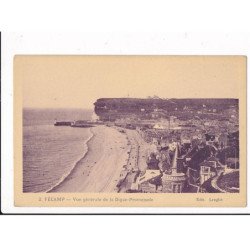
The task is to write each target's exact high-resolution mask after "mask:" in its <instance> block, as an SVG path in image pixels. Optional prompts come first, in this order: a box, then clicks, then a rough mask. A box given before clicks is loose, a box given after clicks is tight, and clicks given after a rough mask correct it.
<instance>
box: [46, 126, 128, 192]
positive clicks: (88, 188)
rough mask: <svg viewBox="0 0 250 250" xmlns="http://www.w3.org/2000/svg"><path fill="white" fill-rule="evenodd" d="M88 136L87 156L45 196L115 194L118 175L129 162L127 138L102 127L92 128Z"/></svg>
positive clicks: (115, 130) (111, 129)
mask: <svg viewBox="0 0 250 250" xmlns="http://www.w3.org/2000/svg"><path fill="white" fill-rule="evenodd" d="M91 133H92V134H93V136H92V137H91V138H90V139H89V140H88V142H87V147H88V151H87V152H86V154H85V155H84V156H83V157H82V158H81V159H80V160H79V161H78V162H77V163H76V164H75V166H74V168H73V169H72V170H71V172H70V174H69V175H68V176H66V178H64V179H63V180H62V181H61V183H59V184H58V185H57V186H55V187H53V188H51V190H49V191H48V192H50V193H54V192H56V193H57V192H64V193H67V192H86V193H87V192H96V193H100V192H107V193H110V192H117V187H116V185H117V183H118V181H119V177H120V173H121V171H122V170H123V167H124V165H126V162H127V160H128V149H129V147H128V141H127V138H126V134H122V133H120V132H119V131H118V130H117V129H115V128H112V127H106V126H102V125H100V126H97V127H93V128H91Z"/></svg>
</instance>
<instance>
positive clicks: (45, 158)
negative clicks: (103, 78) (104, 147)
mask: <svg viewBox="0 0 250 250" xmlns="http://www.w3.org/2000/svg"><path fill="white" fill-rule="evenodd" d="M92 116H93V111H92V110H84V109H31V108H25V109H23V192H32V193H39V192H48V191H50V190H51V189H53V187H56V186H57V185H58V184H60V183H61V182H63V181H64V179H65V178H66V177H67V176H68V175H69V174H70V172H71V171H72V170H73V169H74V167H75V164H76V163H77V162H78V161H79V160H80V159H81V158H83V157H84V156H85V154H86V153H87V151H88V146H87V142H88V141H89V140H90V138H91V137H92V136H93V134H92V133H91V129H90V128H73V127H69V126H54V122H55V121H74V120H90V119H91V118H92Z"/></svg>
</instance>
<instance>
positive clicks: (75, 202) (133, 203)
mask: <svg viewBox="0 0 250 250" xmlns="http://www.w3.org/2000/svg"><path fill="white" fill-rule="evenodd" d="M37 57H39V59H40V60H44V58H45V57H47V56H25V55H23V56H15V57H14V199H15V201H14V204H15V206H19V207H22V206H26V207H66V206H70V207H73V206H74V207H91V206H93V207H245V206H246V204H247V202H246V194H247V190H246V176H247V175H246V174H247V164H246V80H247V72H246V65H247V58H246V57H245V56H112V57H115V58H116V59H117V58H118V59H120V60H129V58H131V57H138V58H143V59H142V60H150V59H152V58H153V57H158V58H159V57H161V58H165V59H166V60H177V61H178V60H183V59H185V60H187V59H188V61H189V63H190V65H193V67H195V66H197V63H199V62H200V60H205V61H206V60H210V61H211V60H212V63H213V62H214V64H215V65H217V66H218V62H220V65H224V64H227V63H235V64H236V65H237V66H238V67H237V70H238V81H237V82H234V83H232V82H230V81H229V82H227V81H225V80H224V79H221V80H222V81H221V86H218V85H215V84H213V83H212V84H211V83H210V88H209V89H210V91H209V92H204V91H201V90H202V86H199V85H197V84H196V83H192V82H188V81H185V82H183V85H182V86H181V87H180V86H176V85H173V84H168V85H167V86H166V87H167V88H172V89H175V90H176V93H178V95H176V96H174V98H185V97H186V98H238V99H239V118H240V123H239V130H240V193H231V194H228V193H226V194H223V193H219V194H207V193H205V194H203V193H198V194H193V193H192V194H189V193H187V194H186V193H181V194H144V193H136V194H121V193H103V194H102V193H60V194H59V193H49V194H48V193H23V192H22V182H23V174H22V107H23V98H25V97H23V96H22V82H21V79H20V73H21V66H22V63H27V60H28V61H29V63H32V60H33V59H35V58H36V59H37ZM49 57H51V56H49ZM53 57H56V58H58V59H59V57H60V58H62V57H64V58H67V60H74V59H75V57H78V58H79V56H53ZM80 57H82V60H89V59H90V58H92V59H93V57H95V58H98V60H103V62H104V63H105V59H106V58H109V60H110V58H112V57H110V56H80ZM22 59H23V60H22ZM152 70H154V69H152ZM184 71H185V69H183V72H184ZM226 73H227V72H225V74H226ZM162 74H164V72H162ZM121 77H122V76H121ZM201 77H204V76H201ZM226 78H227V77H226V75H225V79H226ZM85 87H86V86H83V88H85ZM218 89H219V91H218ZM222 89H225V91H221V90H222ZM237 89H238V91H236V90H237ZM194 93H196V95H195V96H194ZM197 94H198V96H197Z"/></svg>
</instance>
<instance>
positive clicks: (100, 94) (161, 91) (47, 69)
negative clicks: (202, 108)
mask: <svg viewBox="0 0 250 250" xmlns="http://www.w3.org/2000/svg"><path fill="white" fill-rule="evenodd" d="M245 62H246V61H245V57H233V56H230V57H225V56H224V57H223V56H222V57H211V56H210V57H205V56H193V57H191V56H190V57H188V56H186V57H181V56H21V55H20V56H18V55H17V56H15V58H14V83H15V84H20V85H21V86H22V98H23V107H30V108H84V109H85V108H86V109H92V108H93V103H94V102H95V101H96V100H97V99H98V98H105V97H113V98H114V97H137V98H146V97H148V96H153V95H156V96H159V97H161V98H209V97H210V98H227V97H232V98H237V97H238V95H239V86H240V84H242V81H243V80H244V77H245V76H244V69H245V68H244V67H245Z"/></svg>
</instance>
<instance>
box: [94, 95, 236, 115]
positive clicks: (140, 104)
mask: <svg viewBox="0 0 250 250" xmlns="http://www.w3.org/2000/svg"><path fill="white" fill-rule="evenodd" d="M94 105H95V113H96V114H97V115H98V116H99V117H100V118H101V119H103V120H105V119H115V118H118V117H120V116H124V115H128V114H134V115H139V116H140V115H144V114H149V113H152V112H154V110H156V109H157V110H160V111H162V112H169V111H174V110H176V109H177V110H181V109H183V108H185V107H186V108H189V109H193V110H199V109H201V108H203V107H207V108H208V109H217V110H224V109H227V108H229V107H230V106H235V107H237V106H238V99H160V98H145V99H142V98H100V99H98V100H97V101H96V102H95V103H94ZM142 111H143V113H142Z"/></svg>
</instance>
